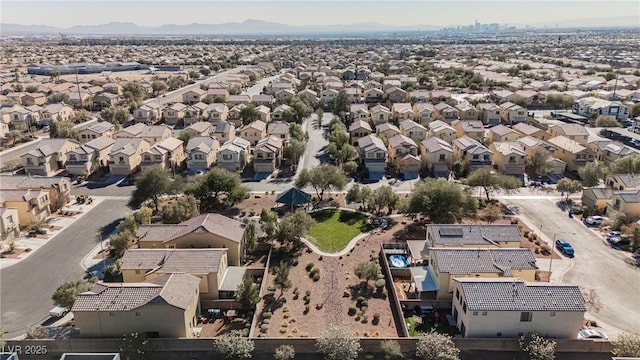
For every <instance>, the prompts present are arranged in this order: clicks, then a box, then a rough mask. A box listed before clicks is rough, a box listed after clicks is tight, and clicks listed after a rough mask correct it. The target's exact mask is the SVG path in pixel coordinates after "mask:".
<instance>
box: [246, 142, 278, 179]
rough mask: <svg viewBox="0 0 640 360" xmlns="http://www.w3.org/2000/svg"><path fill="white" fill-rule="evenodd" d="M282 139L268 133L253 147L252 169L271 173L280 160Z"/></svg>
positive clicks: (257, 171)
mask: <svg viewBox="0 0 640 360" xmlns="http://www.w3.org/2000/svg"><path fill="white" fill-rule="evenodd" d="M282 148H283V144H282V139H280V138H279V137H277V136H274V135H269V136H268V137H266V138H264V139H262V140H260V141H258V143H257V144H256V146H255V147H254V148H253V171H255V172H256V173H272V172H274V171H275V170H276V168H277V167H278V166H280V163H281V162H282Z"/></svg>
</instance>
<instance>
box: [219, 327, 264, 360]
mask: <svg viewBox="0 0 640 360" xmlns="http://www.w3.org/2000/svg"><path fill="white" fill-rule="evenodd" d="M213 346H214V348H215V350H216V351H217V352H218V353H220V354H221V355H222V356H224V357H225V359H229V360H241V359H251V358H252V357H253V350H255V347H256V346H255V343H254V342H253V340H251V339H249V338H247V337H244V336H242V332H241V331H240V330H231V331H229V332H228V333H224V334H221V335H218V337H216V338H215V339H214V340H213Z"/></svg>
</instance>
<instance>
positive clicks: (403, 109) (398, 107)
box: [391, 103, 415, 124]
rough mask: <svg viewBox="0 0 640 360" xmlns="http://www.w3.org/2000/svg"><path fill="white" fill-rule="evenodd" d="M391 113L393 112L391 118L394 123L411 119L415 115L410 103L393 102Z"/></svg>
mask: <svg viewBox="0 0 640 360" xmlns="http://www.w3.org/2000/svg"><path fill="white" fill-rule="evenodd" d="M391 113H392V114H393V120H394V121H395V122H396V124H399V123H401V122H403V121H405V120H413V118H414V117H415V114H414V113H413V108H412V107H411V104H410V103H394V104H393V105H392V106H391Z"/></svg>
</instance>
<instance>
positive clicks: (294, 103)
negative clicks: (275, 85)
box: [286, 96, 313, 124]
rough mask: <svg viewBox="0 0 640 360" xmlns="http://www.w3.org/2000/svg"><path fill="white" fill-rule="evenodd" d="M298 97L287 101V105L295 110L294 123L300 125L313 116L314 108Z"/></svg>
mask: <svg viewBox="0 0 640 360" xmlns="http://www.w3.org/2000/svg"><path fill="white" fill-rule="evenodd" d="M305 100H306V98H305V99H301V98H300V97H298V96H293V97H291V98H290V99H288V100H287V102H286V103H287V105H289V106H291V107H292V108H293V115H294V116H293V119H292V120H293V122H295V123H298V124H300V123H301V122H302V119H304V118H308V117H309V116H311V114H313V108H312V107H311V106H310V105H309V104H308V103H307V102H305Z"/></svg>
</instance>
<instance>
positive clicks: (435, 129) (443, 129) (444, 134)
mask: <svg viewBox="0 0 640 360" xmlns="http://www.w3.org/2000/svg"><path fill="white" fill-rule="evenodd" d="M427 137H437V138H438V139H441V140H444V141H446V142H448V143H451V142H452V141H453V140H454V139H456V138H457V137H458V133H457V131H456V129H454V128H453V127H451V125H449V124H447V123H446V122H444V121H442V120H435V121H433V122H431V123H430V124H429V133H428V134H427Z"/></svg>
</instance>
